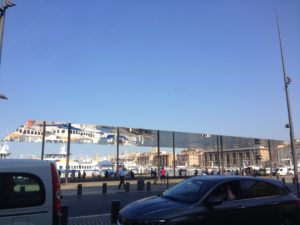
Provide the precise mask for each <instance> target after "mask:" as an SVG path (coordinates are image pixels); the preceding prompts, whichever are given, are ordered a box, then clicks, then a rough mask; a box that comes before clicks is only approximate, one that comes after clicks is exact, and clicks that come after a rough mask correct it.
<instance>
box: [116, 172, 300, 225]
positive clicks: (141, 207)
mask: <svg viewBox="0 0 300 225" xmlns="http://www.w3.org/2000/svg"><path fill="white" fill-rule="evenodd" d="M299 223H300V201H299V199H298V198H297V197H296V196H295V195H294V194H292V193H291V191H290V190H289V189H288V188H287V187H286V186H285V185H284V184H283V183H282V182H280V181H277V180H275V179H266V178H255V177H244V176H195V177H192V178H189V179H186V180H184V181H183V182H181V183H179V184H177V185H176V186H174V187H172V188H170V189H168V190H166V191H165V192H163V193H162V194H160V195H157V196H153V197H149V198H145V199H142V200H139V201H136V202H133V203H131V204H129V205H127V206H125V207H124V208H123V209H122V210H121V211H120V213H119V220H118V224H119V225H129V224H130V225H131V224H138V225H146V224H151V225H200V224H201V225H222V224H230V225H253V224H256V225H286V224H289V225H296V224H299Z"/></svg>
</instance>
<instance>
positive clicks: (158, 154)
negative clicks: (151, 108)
mask: <svg viewBox="0 0 300 225" xmlns="http://www.w3.org/2000/svg"><path fill="white" fill-rule="evenodd" d="M159 171H160V139H159V130H158V131H157V173H158V174H159Z"/></svg>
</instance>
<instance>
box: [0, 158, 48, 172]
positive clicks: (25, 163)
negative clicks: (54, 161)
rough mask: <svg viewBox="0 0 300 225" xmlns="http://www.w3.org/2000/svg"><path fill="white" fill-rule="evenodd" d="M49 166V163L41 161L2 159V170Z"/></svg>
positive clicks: (0, 163) (0, 161)
mask: <svg viewBox="0 0 300 225" xmlns="http://www.w3.org/2000/svg"><path fill="white" fill-rule="evenodd" d="M49 165H50V162H49V161H47V160H39V159H0V170H1V169H7V168H32V167H43V166H49Z"/></svg>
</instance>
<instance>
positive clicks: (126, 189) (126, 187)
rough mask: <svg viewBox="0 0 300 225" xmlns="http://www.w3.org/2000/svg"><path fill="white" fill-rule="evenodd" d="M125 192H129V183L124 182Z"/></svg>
mask: <svg viewBox="0 0 300 225" xmlns="http://www.w3.org/2000/svg"><path fill="white" fill-rule="evenodd" d="M125 191H126V192H129V191H130V183H129V182H126V183H125Z"/></svg>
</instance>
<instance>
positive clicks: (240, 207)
mask: <svg viewBox="0 0 300 225" xmlns="http://www.w3.org/2000/svg"><path fill="white" fill-rule="evenodd" d="M236 208H237V209H245V208H246V207H245V206H243V205H239V206H237V207H236Z"/></svg>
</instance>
